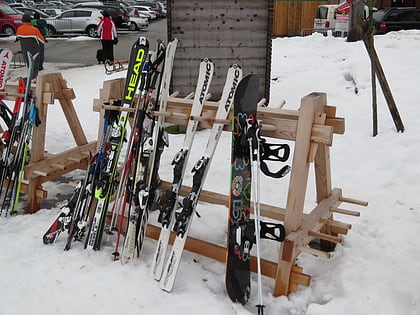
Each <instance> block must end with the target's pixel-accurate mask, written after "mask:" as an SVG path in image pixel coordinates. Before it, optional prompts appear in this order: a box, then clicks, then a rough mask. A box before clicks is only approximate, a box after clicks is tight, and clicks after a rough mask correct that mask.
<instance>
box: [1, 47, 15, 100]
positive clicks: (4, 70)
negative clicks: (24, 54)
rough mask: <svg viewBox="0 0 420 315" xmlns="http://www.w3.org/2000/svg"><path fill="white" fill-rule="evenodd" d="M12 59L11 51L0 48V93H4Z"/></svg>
mask: <svg viewBox="0 0 420 315" xmlns="http://www.w3.org/2000/svg"><path fill="white" fill-rule="evenodd" d="M12 58H13V53H12V51H11V50H9V49H3V48H0V91H4V89H5V88H6V81H7V75H8V74H9V68H10V64H11V62H12ZM0 99H1V96H0Z"/></svg>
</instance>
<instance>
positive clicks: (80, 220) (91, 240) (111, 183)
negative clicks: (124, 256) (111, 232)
mask: <svg viewBox="0 0 420 315" xmlns="http://www.w3.org/2000/svg"><path fill="white" fill-rule="evenodd" d="M148 52H149V43H148V40H147V39H146V38H145V37H140V38H139V39H138V40H137V41H136V42H134V43H133V46H132V48H131V52H130V62H129V66H128V70H127V76H126V83H125V86H124V90H123V95H122V100H121V101H115V102H114V103H113V105H114V106H116V107H121V111H118V110H109V109H108V110H105V117H104V127H103V135H102V139H101V143H100V147H99V151H98V152H97V153H96V154H95V156H94V157H92V159H91V161H90V163H89V166H88V169H87V171H86V175H85V178H84V179H83V180H82V181H81V183H80V184H79V186H78V187H77V188H76V190H75V192H74V194H73V196H72V197H71V198H70V200H69V201H68V203H67V205H66V206H65V207H64V208H63V211H62V212H61V213H60V214H59V216H58V217H57V219H56V220H55V221H54V222H53V224H52V225H51V226H50V228H49V229H48V230H47V232H46V233H45V234H44V236H43V241H44V243H45V244H51V243H53V242H54V241H55V240H56V239H57V237H58V235H59V234H60V233H61V232H62V231H64V230H66V229H67V230H68V237H67V242H66V246H65V249H66V250H68V249H70V248H71V243H72V241H73V240H74V239H76V240H82V238H83V237H84V236H85V234H86V240H85V248H89V249H94V250H98V249H100V245H101V240H102V234H103V230H104V225H105V219H106V216H107V210H108V205H109V202H110V200H111V198H112V196H113V193H114V189H115V180H116V177H117V173H118V170H117V165H118V159H119V155H120V152H121V150H122V147H123V142H124V139H125V133H126V123H127V120H128V115H129V112H128V111H127V109H129V108H131V107H133V105H134V101H135V95H136V92H137V90H138V87H139V85H140V82H141V79H142V72H143V66H144V64H145V62H146V59H147V57H148ZM92 212H93V213H92ZM90 218H91V219H90ZM89 220H90V224H89Z"/></svg>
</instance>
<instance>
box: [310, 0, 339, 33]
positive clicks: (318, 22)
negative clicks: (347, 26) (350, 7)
mask: <svg viewBox="0 0 420 315" xmlns="http://www.w3.org/2000/svg"><path fill="white" fill-rule="evenodd" d="M337 7H338V4H323V5H320V6H318V8H317V10H316V14H315V19H314V28H318V29H324V28H329V29H334V28H335V9H337Z"/></svg>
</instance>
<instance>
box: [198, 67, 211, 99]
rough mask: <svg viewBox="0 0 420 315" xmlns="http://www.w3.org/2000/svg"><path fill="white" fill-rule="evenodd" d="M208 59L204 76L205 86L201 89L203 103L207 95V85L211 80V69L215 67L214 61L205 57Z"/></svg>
mask: <svg viewBox="0 0 420 315" xmlns="http://www.w3.org/2000/svg"><path fill="white" fill-rule="evenodd" d="M205 60H206V61H207V64H206V74H205V76H204V82H203V86H202V87H201V91H200V98H199V100H200V103H203V101H204V98H205V97H206V95H207V86H208V85H209V82H210V78H211V71H212V69H213V66H212V63H211V62H209V61H210V60H208V59H205Z"/></svg>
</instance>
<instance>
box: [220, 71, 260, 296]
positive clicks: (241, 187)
mask: <svg viewBox="0 0 420 315" xmlns="http://www.w3.org/2000/svg"><path fill="white" fill-rule="evenodd" d="M258 99H259V80H258V77H257V76H256V75H254V74H250V75H247V76H245V77H244V78H243V79H242V80H241V82H240V83H239V85H238V87H237V89H236V92H235V98H234V118H233V123H232V128H233V129H232V159H231V190H230V202H229V213H228V241H227V247H228V249H227V251H228V253H227V261H226V279H225V283H226V290H227V293H228V295H229V297H230V298H231V299H232V301H233V302H240V303H242V304H245V303H246V302H247V301H248V299H249V296H250V292H251V284H250V258H251V256H250V250H251V247H252V244H253V242H254V235H255V225H254V222H253V220H251V218H250V210H251V161H250V153H249V143H248V141H247V137H246V125H247V121H249V120H251V121H255V120H256V112H257V103H258Z"/></svg>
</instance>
